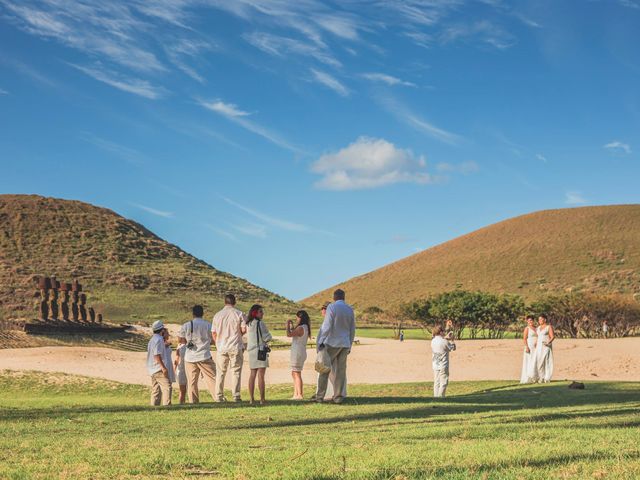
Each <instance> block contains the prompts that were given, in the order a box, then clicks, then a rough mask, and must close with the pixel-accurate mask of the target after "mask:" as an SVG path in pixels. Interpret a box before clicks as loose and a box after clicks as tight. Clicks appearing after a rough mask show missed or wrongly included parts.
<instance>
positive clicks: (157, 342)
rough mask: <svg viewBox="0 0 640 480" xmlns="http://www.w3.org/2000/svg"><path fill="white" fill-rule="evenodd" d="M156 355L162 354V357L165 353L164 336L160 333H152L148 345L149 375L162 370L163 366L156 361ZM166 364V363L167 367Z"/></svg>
mask: <svg viewBox="0 0 640 480" xmlns="http://www.w3.org/2000/svg"><path fill="white" fill-rule="evenodd" d="M156 355H160V356H161V357H162V356H163V355H164V338H162V335H160V334H158V333H154V334H153V335H152V337H151V339H150V340H149V344H148V345H147V371H148V372H149V375H153V374H154V373H158V372H160V371H162V367H161V366H160V364H159V363H158V362H156V359H155V356H156ZM163 361H164V359H163ZM166 366H167V365H166V364H165V367H166Z"/></svg>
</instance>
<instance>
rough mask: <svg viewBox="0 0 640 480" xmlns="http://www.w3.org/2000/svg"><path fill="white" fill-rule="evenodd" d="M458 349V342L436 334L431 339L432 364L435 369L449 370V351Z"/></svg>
mask: <svg viewBox="0 0 640 480" xmlns="http://www.w3.org/2000/svg"><path fill="white" fill-rule="evenodd" d="M455 349H456V344H455V343H453V342H450V341H449V340H447V339H446V338H443V337H441V336H440V335H436V336H435V337H433V340H431V352H432V359H431V361H432V366H433V369H434V370H447V371H448V370H449V352H451V351H453V350H455Z"/></svg>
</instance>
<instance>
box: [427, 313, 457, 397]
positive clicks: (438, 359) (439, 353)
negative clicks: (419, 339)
mask: <svg viewBox="0 0 640 480" xmlns="http://www.w3.org/2000/svg"><path fill="white" fill-rule="evenodd" d="M442 333H443V329H442V327H441V326H440V325H436V326H435V327H434V328H433V332H432V336H433V338H432V340H431V352H432V355H431V363H432V367H433V396H434V397H436V398H441V397H444V396H445V394H446V392H447V386H448V385H449V352H452V351H454V350H455V349H456V344H455V343H453V334H452V332H449V333H448V334H447V337H446V338H445V337H443V336H442Z"/></svg>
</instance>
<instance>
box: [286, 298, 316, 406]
mask: <svg viewBox="0 0 640 480" xmlns="http://www.w3.org/2000/svg"><path fill="white" fill-rule="evenodd" d="M310 324H311V320H310V319H309V314H308V313H307V312H305V311H304V310H300V311H299V312H298V313H296V324H295V325H294V324H293V321H292V320H289V321H288V322H287V337H290V338H291V376H292V377H293V397H292V400H302V399H303V398H304V397H303V393H302V388H303V386H302V369H303V367H304V362H305V360H306V359H307V341H308V340H309V331H310V329H311V325H310Z"/></svg>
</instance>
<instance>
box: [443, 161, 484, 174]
mask: <svg viewBox="0 0 640 480" xmlns="http://www.w3.org/2000/svg"><path fill="white" fill-rule="evenodd" d="M436 170H437V171H438V172H440V173H460V174H462V175H470V174H472V173H476V172H477V171H478V170H480V167H479V166H478V164H477V163H476V162H474V161H469V162H462V163H447V162H440V163H438V164H437V165H436Z"/></svg>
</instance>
